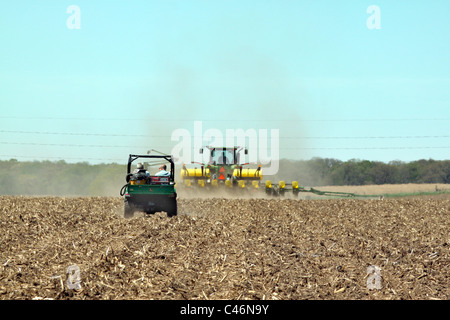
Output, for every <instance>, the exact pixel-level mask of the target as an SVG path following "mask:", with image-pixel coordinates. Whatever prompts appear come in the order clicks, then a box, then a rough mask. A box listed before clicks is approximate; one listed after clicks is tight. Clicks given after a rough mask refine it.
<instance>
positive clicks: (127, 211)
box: [123, 201, 134, 218]
mask: <svg viewBox="0 0 450 320" xmlns="http://www.w3.org/2000/svg"><path fill="white" fill-rule="evenodd" d="M133 215H134V208H133V205H132V204H130V203H129V202H128V201H125V202H124V211H123V216H124V217H125V218H133Z"/></svg>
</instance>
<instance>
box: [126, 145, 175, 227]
mask: <svg viewBox="0 0 450 320" xmlns="http://www.w3.org/2000/svg"><path fill="white" fill-rule="evenodd" d="M141 158H143V159H153V160H155V159H156V160H157V161H158V160H159V161H161V160H163V163H164V164H165V162H168V163H169V164H170V169H169V171H168V172H167V175H165V176H157V175H150V174H148V173H147V171H146V170H145V169H144V168H139V166H136V169H134V170H133V172H132V171H131V169H132V163H133V162H134V161H136V160H137V159H141ZM166 167H167V166H166ZM174 171H175V164H174V162H173V159H172V157H171V156H169V155H133V154H130V156H129V158H128V165H127V175H126V181H127V184H126V185H124V186H123V187H122V189H121V191H120V195H121V196H123V197H124V217H125V218H131V217H133V215H134V212H135V211H143V212H145V213H147V214H154V213H156V212H162V211H164V212H166V213H167V216H168V217H173V216H176V215H177V192H176V190H175V175H174Z"/></svg>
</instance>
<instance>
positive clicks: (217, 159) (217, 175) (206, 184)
mask: <svg viewBox="0 0 450 320" xmlns="http://www.w3.org/2000/svg"><path fill="white" fill-rule="evenodd" d="M205 149H206V150H207V152H209V154H208V156H209V160H208V163H197V162H192V164H199V165H200V168H187V167H186V165H183V168H182V169H181V178H182V180H183V182H184V186H185V187H200V188H209V189H214V188H217V187H222V186H224V187H228V188H230V189H236V188H238V189H244V188H246V187H247V186H251V188H252V189H258V188H259V186H260V183H261V180H262V177H263V175H262V171H261V165H259V166H258V168H256V169H250V168H244V167H243V166H245V165H248V163H242V164H241V163H240V161H239V160H240V151H242V150H244V152H245V154H248V151H247V149H244V148H243V147H228V148H227V147H211V146H206V147H205V148H201V149H200V153H201V154H203V153H204V152H205Z"/></svg>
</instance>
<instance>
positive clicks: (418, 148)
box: [0, 0, 450, 162]
mask: <svg viewBox="0 0 450 320" xmlns="http://www.w3.org/2000/svg"><path fill="white" fill-rule="evenodd" d="M70 5H77V6H78V7H79V8H80V13H81V15H80V23H81V24H80V25H81V29H69V28H68V27H67V25H66V21H67V19H68V18H69V17H70V16H71V14H70V13H67V12H66V11H67V8H68V7H69V6H70ZM370 5H377V6H378V7H379V8H380V25H381V29H373V30H370V29H369V28H368V27H367V25H366V21H367V19H368V18H369V17H370V16H371V14H369V13H367V8H368V7H369V6H370ZM449 12H450V2H449V1H444V0H442V1H437V0H435V1H422V0H420V1H419V0H418V1H415V0H409V1H381V0H372V1H363V0H354V1H350V0H343V1H331V0H322V1H320V0H319V1H312V0H305V1H300V0H282V1H267V0H266V1H264V0H260V1H257V0H252V1H242V0H241V1H230V0H228V1H222V0H215V1H206V0H203V1H200V0H198V1H194V0H184V1H181V0H179V1H163V0H155V1H99V0H86V1H81V0H74V1H62V0H55V1H53V0H46V1H10V2H6V3H5V4H2V10H1V11H0V41H1V43H2V45H1V50H0V159H2V160H4V159H10V158H16V159H19V160H32V159H36V160H45V159H50V160H57V159H59V158H61V159H66V161H68V162H76V161H83V160H87V161H90V162H97V161H98V160H96V159H105V161H106V162H112V161H114V162H125V161H126V158H127V156H128V154H129V153H145V152H146V151H147V150H148V149H150V148H155V149H158V150H161V151H164V152H168V153H170V151H171V149H172V147H173V146H174V145H175V144H176V143H175V142H172V141H171V140H170V137H171V134H172V132H174V130H176V129H180V128H185V129H187V130H190V131H191V132H192V134H193V121H194V120H199V121H203V122H202V124H203V128H204V130H206V129H208V128H214V129H219V130H222V131H223V132H225V129H238V128H242V129H245V130H247V129H255V130H258V129H278V130H279V132H280V156H281V157H282V158H290V159H310V158H311V157H315V156H317V157H323V158H325V157H328V158H335V159H340V160H343V161H345V160H349V159H354V158H357V159H366V160H377V161H385V162H388V161H391V160H402V161H413V160H418V159H429V158H432V159H436V160H444V159H449V155H450V130H449V129H448V128H449V126H450V111H449V110H450V109H449V107H450V103H449V101H450V61H449V57H450V32H449V31H450V19H449V18H448V13H449Z"/></svg>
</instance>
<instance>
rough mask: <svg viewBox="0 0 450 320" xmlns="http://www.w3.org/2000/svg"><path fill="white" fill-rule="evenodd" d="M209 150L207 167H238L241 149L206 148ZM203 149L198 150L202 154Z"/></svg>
mask: <svg viewBox="0 0 450 320" xmlns="http://www.w3.org/2000/svg"><path fill="white" fill-rule="evenodd" d="M206 148H207V149H208V150H209V155H210V157H209V161H208V165H212V166H216V165H238V164H239V161H240V155H241V154H240V151H241V150H242V149H243V148H242V147H233V148H225V147H210V146H207V147H206ZM244 151H245V154H247V153H248V151H247V149H244ZM203 152H204V149H203V148H201V149H200V153H203Z"/></svg>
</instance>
